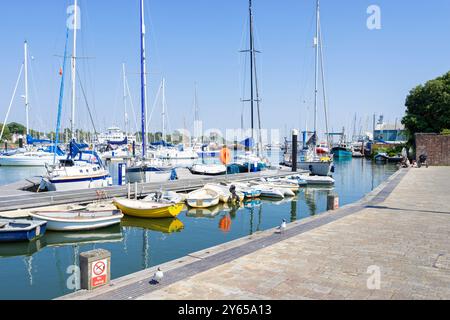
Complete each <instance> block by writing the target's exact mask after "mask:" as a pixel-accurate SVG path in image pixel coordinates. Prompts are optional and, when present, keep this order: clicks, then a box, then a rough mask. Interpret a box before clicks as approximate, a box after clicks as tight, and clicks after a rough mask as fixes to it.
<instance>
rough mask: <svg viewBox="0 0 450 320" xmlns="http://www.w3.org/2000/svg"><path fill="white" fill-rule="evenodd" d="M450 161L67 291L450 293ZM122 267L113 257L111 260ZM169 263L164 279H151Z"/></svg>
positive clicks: (128, 294) (219, 295)
mask: <svg viewBox="0 0 450 320" xmlns="http://www.w3.org/2000/svg"><path fill="white" fill-rule="evenodd" d="M448 190H450V168H449V167H430V168H428V169H425V168H421V169H401V170H399V171H398V172H397V173H395V174H394V175H393V176H392V177H391V178H390V179H389V180H388V181H386V182H384V183H383V184H382V185H380V186H379V187H378V188H376V189H375V190H374V191H373V192H371V193H370V194H368V195H367V196H366V197H364V198H363V199H361V200H360V201H358V202H356V203H353V204H350V205H348V206H345V207H342V208H340V209H338V210H336V211H331V212H326V213H324V214H321V215H318V216H314V217H310V218H307V219H304V220H301V221H297V222H294V223H291V224H288V227H287V229H286V230H285V231H284V232H282V233H279V232H278V231H277V230H276V229H272V230H267V231H264V232H259V233H256V234H253V235H252V236H248V237H245V238H241V239H238V240H235V241H232V242H229V243H225V244H222V245H219V246H217V247H213V248H209V249H205V250H202V251H200V252H196V253H192V254H190V255H188V256H186V257H183V258H181V259H177V260H175V261H171V262H168V263H165V264H163V265H160V266H155V267H154V268H150V269H147V270H143V271H140V272H137V273H133V274H130V275H127V276H124V277H121V278H118V279H115V280H113V281H112V282H111V283H110V284H109V285H108V286H105V287H103V288H99V289H97V290H96V291H91V292H88V291H78V292H76V293H73V294H69V295H67V296H64V297H61V298H59V299H76V300H128V299H149V300H150V299H193V300H206V299H450V201H449V199H448V195H447V193H448ZM111 263H112V268H114V260H113V261H112V262H111ZM157 267H160V268H161V269H162V270H163V271H164V279H163V280H162V281H161V283H160V284H157V285H152V284H151V282H150V281H151V279H152V276H153V274H154V272H155V271H156V268H157Z"/></svg>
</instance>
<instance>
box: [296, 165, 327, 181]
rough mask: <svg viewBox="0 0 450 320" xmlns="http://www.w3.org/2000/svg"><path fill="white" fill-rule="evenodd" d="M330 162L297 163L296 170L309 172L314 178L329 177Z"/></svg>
mask: <svg viewBox="0 0 450 320" xmlns="http://www.w3.org/2000/svg"><path fill="white" fill-rule="evenodd" d="M331 167H332V163H331V162H299V163H298V168H299V169H302V170H309V171H310V172H311V174H313V175H315V176H323V177H326V176H329V175H331Z"/></svg>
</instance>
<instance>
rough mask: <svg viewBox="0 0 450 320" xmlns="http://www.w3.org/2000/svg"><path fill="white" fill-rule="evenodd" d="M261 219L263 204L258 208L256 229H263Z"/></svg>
mask: <svg viewBox="0 0 450 320" xmlns="http://www.w3.org/2000/svg"><path fill="white" fill-rule="evenodd" d="M261 220H262V206H260V207H259V210H258V225H257V226H256V231H261Z"/></svg>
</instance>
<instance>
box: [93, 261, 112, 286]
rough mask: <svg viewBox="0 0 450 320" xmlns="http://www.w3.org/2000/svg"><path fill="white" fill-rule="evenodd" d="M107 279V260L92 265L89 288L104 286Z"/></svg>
mask: <svg viewBox="0 0 450 320" xmlns="http://www.w3.org/2000/svg"><path fill="white" fill-rule="evenodd" d="M107 277H108V259H104V260H99V261H96V262H94V263H92V270H91V286H92V288H96V287H99V286H102V285H104V284H106V282H107Z"/></svg>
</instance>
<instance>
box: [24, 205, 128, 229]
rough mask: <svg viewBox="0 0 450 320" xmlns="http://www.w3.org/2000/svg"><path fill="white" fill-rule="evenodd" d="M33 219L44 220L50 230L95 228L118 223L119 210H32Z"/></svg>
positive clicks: (119, 217)
mask: <svg viewBox="0 0 450 320" xmlns="http://www.w3.org/2000/svg"><path fill="white" fill-rule="evenodd" d="M30 216H31V218H32V219H33V220H34V221H46V222H47V229H48V230H51V231H80V230H95V229H100V228H106V227H109V226H112V225H115V224H119V223H120V220H121V219H122V218H123V214H122V212H121V211H120V210H103V211H32V212H30Z"/></svg>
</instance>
